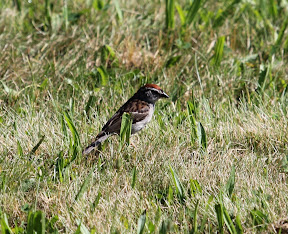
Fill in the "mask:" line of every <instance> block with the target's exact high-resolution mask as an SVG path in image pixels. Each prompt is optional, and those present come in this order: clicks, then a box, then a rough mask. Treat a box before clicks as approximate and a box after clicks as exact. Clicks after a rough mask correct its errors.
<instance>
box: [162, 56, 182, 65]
mask: <svg viewBox="0 0 288 234" xmlns="http://www.w3.org/2000/svg"><path fill="white" fill-rule="evenodd" d="M181 57H182V56H181V55H177V56H173V57H171V58H169V59H168V61H167V62H166V64H165V67H166V68H169V67H172V66H174V65H176V64H177V63H178V62H179V61H180V59H181Z"/></svg>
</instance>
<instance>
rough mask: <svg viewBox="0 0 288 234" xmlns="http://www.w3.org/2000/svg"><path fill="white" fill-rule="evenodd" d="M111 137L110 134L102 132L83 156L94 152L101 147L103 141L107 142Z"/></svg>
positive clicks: (84, 151)
mask: <svg viewBox="0 0 288 234" xmlns="http://www.w3.org/2000/svg"><path fill="white" fill-rule="evenodd" d="M109 136H110V134H108V133H106V132H100V133H99V134H98V135H97V137H96V140H95V141H93V142H92V143H91V144H90V145H89V146H87V147H86V148H85V149H84V150H83V152H82V154H83V155H85V154H89V153H90V152H91V151H92V150H94V149H95V148H96V147H97V146H98V145H100V144H101V143H102V142H103V141H105V140H106V139H107V138H108V137H109Z"/></svg>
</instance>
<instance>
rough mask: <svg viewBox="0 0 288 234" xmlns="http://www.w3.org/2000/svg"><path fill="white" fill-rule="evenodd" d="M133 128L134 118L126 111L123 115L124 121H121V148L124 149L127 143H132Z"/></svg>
mask: <svg viewBox="0 0 288 234" xmlns="http://www.w3.org/2000/svg"><path fill="white" fill-rule="evenodd" d="M131 129H132V118H131V116H130V114H129V113H126V112H125V113H124V114H123V115H122V121H121V129H120V145H119V150H120V149H122V147H123V145H124V144H125V143H126V144H127V145H129V144H130V136H131Z"/></svg>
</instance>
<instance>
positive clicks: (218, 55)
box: [212, 36, 225, 67]
mask: <svg viewBox="0 0 288 234" xmlns="http://www.w3.org/2000/svg"><path fill="white" fill-rule="evenodd" d="M224 43H225V36H222V37H219V38H218V40H217V43H216V46H215V49H214V55H213V59H212V63H213V64H214V66H215V67H218V66H220V63H221V61H222V57H223V50H224Z"/></svg>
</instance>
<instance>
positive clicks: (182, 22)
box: [175, 3, 186, 26]
mask: <svg viewBox="0 0 288 234" xmlns="http://www.w3.org/2000/svg"><path fill="white" fill-rule="evenodd" d="M175 7H176V9H177V11H178V14H179V17H180V21H181V25H182V26H183V25H185V23H186V16H185V14H184V11H183V10H182V8H181V6H180V5H179V4H178V3H175Z"/></svg>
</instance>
